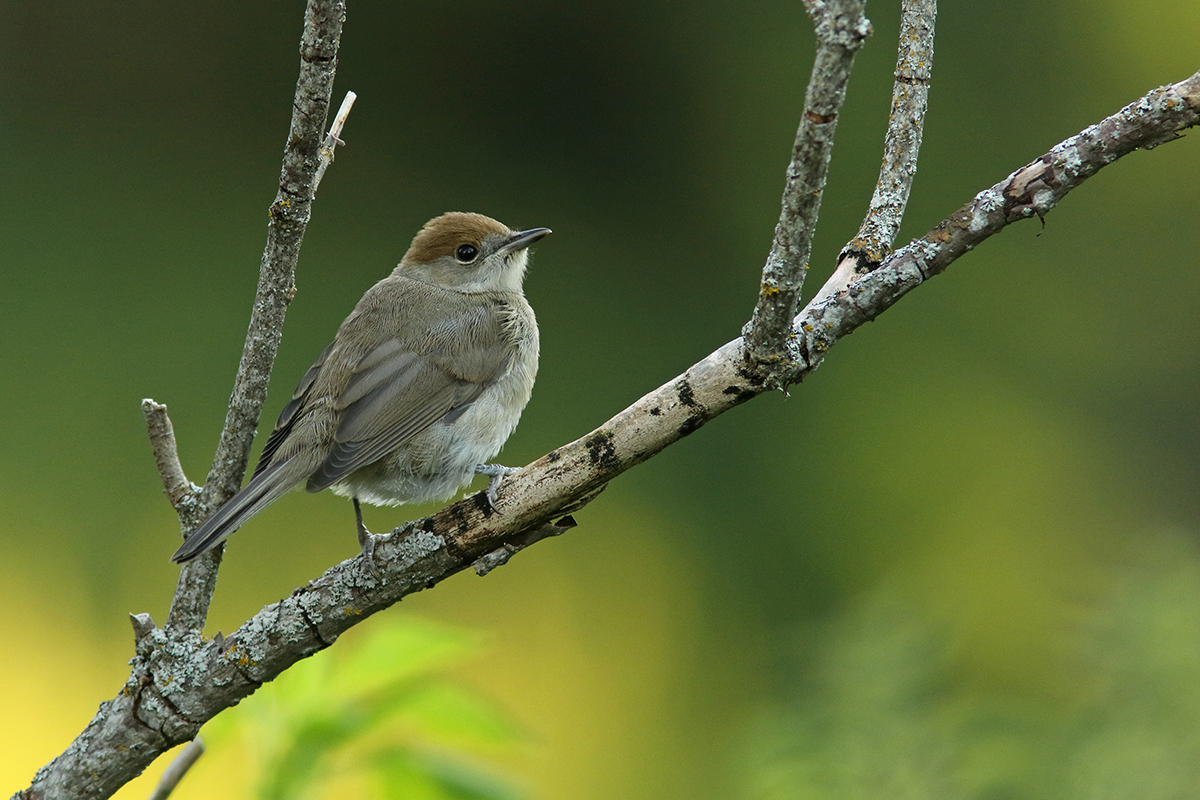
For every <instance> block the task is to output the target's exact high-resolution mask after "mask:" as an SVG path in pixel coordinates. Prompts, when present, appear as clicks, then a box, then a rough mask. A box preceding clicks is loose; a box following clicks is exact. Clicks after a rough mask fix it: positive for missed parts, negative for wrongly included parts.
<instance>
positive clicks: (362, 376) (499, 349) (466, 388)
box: [307, 329, 508, 492]
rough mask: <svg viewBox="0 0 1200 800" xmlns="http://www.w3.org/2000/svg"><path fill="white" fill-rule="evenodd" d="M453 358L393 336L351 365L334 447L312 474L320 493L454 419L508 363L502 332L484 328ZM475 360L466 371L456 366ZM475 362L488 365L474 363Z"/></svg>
mask: <svg viewBox="0 0 1200 800" xmlns="http://www.w3.org/2000/svg"><path fill="white" fill-rule="evenodd" d="M450 341H457V342H459V344H460V346H459V347H458V348H456V351H457V352H455V354H454V356H453V357H448V356H447V355H446V353H444V352H442V351H440V350H439V349H438V348H430V347H428V346H427V342H428V340H426V341H425V342H423V343H422V344H421V345H420V346H421V349H422V350H424V351H425V352H417V351H416V349H414V347H412V346H411V345H409V344H406V343H405V342H403V341H401V340H399V339H389V340H388V341H385V342H383V343H382V344H380V345H378V346H376V347H375V348H373V349H372V350H370V351H369V352H368V353H367V354H366V355H365V356H364V357H363V358H362V360H361V361H359V363H358V364H357V365H356V367H355V368H354V372H353V375H352V376H351V378H350V381H349V382H348V383H347V385H346V388H345V389H344V390H343V391H342V392H341V394H339V395H338V397H337V400H336V401H335V408H336V409H337V410H338V411H339V412H340V419H339V422H338V428H337V433H336V435H335V437H334V444H333V447H332V448H330V451H329V453H328V455H327V456H326V458H325V460H324V461H323V462H322V463H321V465H320V466H319V467H318V468H317V469H316V471H315V472H314V473H313V474H312V475H311V476H310V477H309V480H308V486H307V488H308V490H309V491H310V492H317V491H320V490H321V489H325V488H327V487H329V486H330V485H332V484H333V483H335V482H336V481H338V480H340V479H341V478H344V477H346V476H347V475H349V474H350V473H352V472H354V471H355V470H358V469H361V468H362V467H365V466H368V465H369V464H373V463H375V462H376V461H378V460H379V459H381V458H383V457H384V456H386V455H387V454H388V453H391V452H392V451H393V450H395V449H396V448H397V447H399V446H400V445H402V444H403V443H404V442H406V441H407V440H409V439H411V438H412V437H413V436H416V435H417V434H419V433H421V432H422V431H424V430H426V429H427V428H429V426H431V425H433V424H434V423H435V422H437V421H438V420H441V419H449V420H450V421H453V420H454V419H456V418H457V417H458V416H459V415H461V414H462V413H463V411H465V410H466V409H467V407H468V406H470V404H471V403H473V402H474V401H475V400H476V399H477V398H478V397H479V395H480V394H482V392H483V390H484V389H485V388H487V386H488V385H490V384H491V383H492V382H493V381H494V380H495V379H496V378H497V377H498V376H499V375H500V374H502V372H503V371H504V370H505V369H507V363H508V354H507V351H506V348H505V345H504V342H503V341H502V339H501V338H500V336H499V335H487V334H486V333H484V332H482V331H481V330H479V329H475V330H474V331H473V334H472V335H471V336H469V337H467V339H466V340H465V341H468V342H469V344H468V345H466V346H465V347H464V346H462V345H461V343H462V342H463V341H464V339H461V338H458V339H456V338H455V337H453V336H451V338H450ZM464 364H465V365H470V368H469V369H467V370H462V369H459V368H456V366H455V365H458V366H462V365H464ZM476 365H488V366H487V368H485V369H477V368H476Z"/></svg>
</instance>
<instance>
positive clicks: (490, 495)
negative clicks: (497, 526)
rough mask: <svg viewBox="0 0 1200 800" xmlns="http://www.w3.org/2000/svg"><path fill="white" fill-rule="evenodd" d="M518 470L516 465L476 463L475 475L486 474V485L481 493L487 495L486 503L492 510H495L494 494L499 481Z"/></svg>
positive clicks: (498, 487) (498, 486)
mask: <svg viewBox="0 0 1200 800" xmlns="http://www.w3.org/2000/svg"><path fill="white" fill-rule="evenodd" d="M517 470H518V467H506V466H504V465H503V464H476V465H475V474H476V475H487V476H488V485H487V488H486V489H484V490H483V494H484V496H485V497H487V501H488V505H489V506H491V509H492V510H493V511H496V510H497V509H496V494H497V492H498V491H499V490H500V483H501V481H503V480H504V476H505V475H511V474H513V473H514V472H516V471H517Z"/></svg>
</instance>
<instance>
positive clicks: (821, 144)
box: [746, 0, 871, 383]
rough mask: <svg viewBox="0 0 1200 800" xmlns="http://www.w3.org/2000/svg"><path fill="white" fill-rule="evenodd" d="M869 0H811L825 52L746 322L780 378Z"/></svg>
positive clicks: (820, 53)
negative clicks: (866, 4) (778, 365)
mask: <svg viewBox="0 0 1200 800" xmlns="http://www.w3.org/2000/svg"><path fill="white" fill-rule="evenodd" d="M864 5H865V0H806V2H805V6H806V8H807V9H808V13H809V16H811V17H812V19H813V24H814V26H815V29H816V34H817V53H816V57H815V59H814V61H813V69H812V76H811V77H810V78H809V82H808V89H807V91H806V93H805V98H804V114H803V115H802V116H801V118H800V126H799V128H798V130H797V131H796V141H795V144H794V145H793V147H792V159H791V163H789V164H788V168H787V175H786V179H785V183H784V189H783V201H782V208H781V210H780V212H779V222H778V223H777V224H776V226H775V237H774V239H773V241H772V242H771V250H770V253H769V254H768V255H767V261H766V265H765V266H764V267H763V276H762V285H761V287H760V289H759V294H758V303H757V305H756V306H755V308H754V315H753V316H752V317H751V319H750V323H749V325H748V326H747V329H746V349H747V355H748V356H749V358H750V361H751V362H752V363H756V364H758V365H759V366H760V367H762V368H764V369H765V374H764V376H763V377H764V381H765V382H766V383H773V382H774V381H775V379H776V378H775V376H774V372H773V370H774V365H776V364H780V365H782V364H787V363H790V362H792V361H793V360H794V359H793V358H791V357H789V356H788V355H787V354H788V349H789V332H790V330H791V325H792V319H793V318H794V317H795V316H796V311H797V309H798V307H799V303H800V290H801V288H802V287H803V286H804V277H805V275H806V273H807V272H808V259H809V254H810V253H811V252H812V239H813V232H814V231H815V230H816V226H817V215H818V212H819V211H820V208H821V196H822V194H823V193H824V191H825V179H826V175H827V174H828V171H829V160H830V156H831V154H832V151H833V136H834V132H835V130H836V129H837V120H838V113H839V112H840V110H841V107H842V102H843V101H844V100H845V99H846V85H847V84H848V83H849V80H850V70H851V68H852V67H853V65H854V55H855V53H857V52H858V50H859V48H860V47H862V45H863V43H864V42H865V41H866V39H867V37H868V36H869V35H870V34H871V23H870V22H868V21H867V18H866V17H865V16H864V15H863V9H864Z"/></svg>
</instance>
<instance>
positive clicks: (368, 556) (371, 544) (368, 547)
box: [354, 497, 379, 577]
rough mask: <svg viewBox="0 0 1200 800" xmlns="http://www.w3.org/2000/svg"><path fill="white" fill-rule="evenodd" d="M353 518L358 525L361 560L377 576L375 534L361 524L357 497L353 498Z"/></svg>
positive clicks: (360, 509)
mask: <svg viewBox="0 0 1200 800" xmlns="http://www.w3.org/2000/svg"><path fill="white" fill-rule="evenodd" d="M354 520H355V522H356V523H357V525H358V547H359V549H360V550H362V554H363V560H364V561H365V562H366V565H367V569H369V570H370V571H371V574H372V575H374V576H376V577H379V566H378V565H377V564H376V563H375V534H373V533H371V532H370V531H369V530H367V526H366V525H364V524H363V518H362V508H361V507H360V506H359V504H358V498H357V497H356V498H354Z"/></svg>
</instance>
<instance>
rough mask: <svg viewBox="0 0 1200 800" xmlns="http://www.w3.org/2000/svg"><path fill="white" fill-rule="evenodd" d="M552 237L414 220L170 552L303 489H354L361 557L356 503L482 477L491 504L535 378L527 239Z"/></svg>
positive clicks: (181, 555)
mask: <svg viewBox="0 0 1200 800" xmlns="http://www.w3.org/2000/svg"><path fill="white" fill-rule="evenodd" d="M550 232H551V231H550V229H549V228H529V229H527V230H519V231H514V230H511V229H510V228H508V227H507V226H506V225H504V224H502V223H500V222H497V221H496V220H494V219H492V218H490V217H486V216H484V215H482V214H473V213H464V212H449V213H446V214H442V215H441V216H439V217H435V218H434V219H431V220H430V221H429V222H427V223H425V225H424V227H422V228H421V230H420V231H419V232H418V233H417V235H416V236H415V237H414V238H413V240H412V244H411V245H410V246H409V248H408V251H407V252H406V253H405V254H404V257H403V259H401V261H400V264H399V265H398V266H397V267H396V268H395V269H394V270H393V271H392V273H391V274H390V275H388V276H387V277H386V278H384V279H383V280H381V281H379V282H378V283H376V284H375V285H374V286H372V287H371V288H370V289H369V290H367V292H366V294H364V295H363V297H362V299H361V300H359V301H358V304H357V305H356V306H355V307H354V310H353V311H352V312H351V313H350V315H349V316H348V317H346V319H345V321H344V322H342V324H341V326H340V327H339V328H338V331H337V335H336V336H335V337H334V339H333V342H332V343H330V344H329V346H328V347H326V348H325V350H324V351H323V352H322V353H321V355H320V356H318V357H317V360H316V363H314V364H313V365H312V367H311V368H310V369H309V370H308V371H307V372H306V373H305V374H304V377H302V378H301V379H300V383H299V385H298V386H297V387H296V391H295V393H294V394H293V395H292V397H291V399H290V400H289V401H288V402H287V404H286V405H285V406H284V407H283V410H282V412H280V414H279V419H278V421H277V422H276V423H275V429H274V430H273V431H272V433H271V435H270V437H268V439H267V442H266V444H265V445H264V447H263V450H262V455H261V456H260V458H259V462H258V466H257V467H256V468H255V470H254V474H253V476H252V477H251V479H250V481H249V483H247V484H246V486H245V487H244V488H242V489H241V490H240V491H239V492H237V494H235V495H234V496H233V497H231V498H230V499H229V500H228V501H227V502H226V503H225V504H224V505H222V506H221V507H220V508H219V509H217V510H216V511H215V512H213V513H212V514H211V515H210V516H209V517H208V518H207V519H205V520H204V522H203V523H201V525H200V526H199V527H198V528H196V530H195V531H194V532H193V533H192V534H191V535H190V536H188V538H187V539H186V540H185V541H184V543H183V545H182V546H181V547H180V548H179V549H178V550H177V551H176V552H175V554H174V555H173V556H171V560H172V561H175V562H177V563H183V562H186V561H189V560H191V559H193V558H195V557H196V556H198V555H199V554H201V553H203V552H205V551H206V550H209V549H211V548H213V547H216V546H217V545H219V544H220V543H221V542H223V541H225V539H226V538H227V537H228V536H229V535H230V534H231V533H233V532H234V531H235V530H237V529H238V528H239V527H241V525H242V524H244V523H245V522H246V521H247V520H248V519H250V518H251V517H253V516H254V515H255V514H257V513H258V512H259V511H262V510H263V509H264V508H266V507H267V506H268V505H270V504H271V503H273V502H275V501H276V500H278V499H279V498H280V497H282V496H283V495H285V494H287V493H288V492H289V491H290V490H292V489H294V488H296V487H298V486H300V485H301V484H303V485H304V487H305V489H307V490H308V491H309V492H319V491H321V490H323V489H330V490H332V491H333V492H334V494H338V495H342V496H345V497H349V498H351V500H352V501H353V503H354V515H355V520H356V527H357V532H358V541H359V545H360V547H361V549H362V552H363V555H364V556H365V557H366V558H367V559H368V562H369V563H371V564H372V565H373V564H374V562H373V551H374V538H373V535H372V534H371V533H370V532H369V531H368V530H367V529H366V526H365V525H364V524H363V521H362V509H361V506H360V502H367V503H371V504H374V505H399V504H401V503H415V502H425V501H430V500H444V499H447V498H449V497H452V496H453V495H454V494H456V493H457V492H458V491H459V489H461V488H462V487H463V486H465V485H467V484H468V483H470V482H471V480H472V479H473V477H474V475H475V474H483V475H487V476H488V477H489V482H488V488H487V490H486V496H487V498H488V500H489V502H491V503H492V504H493V505H494V503H495V500H496V489H497V487H498V485H499V483H500V481H501V480H502V479H503V477H504V476H505V475H507V474H510V473H511V472H513V471H515V470H513V469H512V468H509V467H504V466H502V465H499V464H491V463H488V462H489V460H490V459H492V458H493V457H495V455H496V454H497V453H498V452H499V451H500V448H501V447H502V446H503V445H504V443H505V441H506V440H507V439H508V437H509V435H510V434H511V433H512V432H513V430H514V429H515V428H516V426H517V422H518V421H519V420H520V418H521V412H522V411H523V410H524V409H525V406H526V404H527V403H528V402H529V398H530V395H531V394H532V392H533V383H534V378H535V377H536V375H537V367H538V353H539V339H538V327H537V319H536V317H535V316H534V313H533V309H532V308H531V307H530V305H529V303H528V302H527V301H526V299H525V295H524V292H523V280H524V276H525V271H526V268H527V265H528V260H529V250H528V248H529V246H530V245H532V244H533V243H534V242H537V241H539V240H540V239H542V238H543V237H545V236H546V235H548V234H549V233H550Z"/></svg>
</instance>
